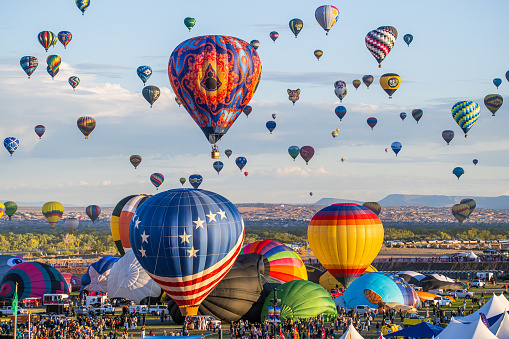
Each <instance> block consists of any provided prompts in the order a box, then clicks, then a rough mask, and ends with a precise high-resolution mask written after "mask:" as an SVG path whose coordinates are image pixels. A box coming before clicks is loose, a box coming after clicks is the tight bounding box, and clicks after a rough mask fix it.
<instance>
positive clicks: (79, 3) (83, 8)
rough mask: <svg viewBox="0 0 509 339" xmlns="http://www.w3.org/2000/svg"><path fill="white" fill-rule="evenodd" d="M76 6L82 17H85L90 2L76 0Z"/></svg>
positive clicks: (87, 0)
mask: <svg viewBox="0 0 509 339" xmlns="http://www.w3.org/2000/svg"><path fill="white" fill-rule="evenodd" d="M76 6H78V8H79V10H80V11H81V13H82V15H85V11H86V10H87V8H88V6H90V0H76Z"/></svg>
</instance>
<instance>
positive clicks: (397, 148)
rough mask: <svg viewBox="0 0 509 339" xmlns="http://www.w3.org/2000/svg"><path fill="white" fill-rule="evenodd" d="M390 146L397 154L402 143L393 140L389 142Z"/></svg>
mask: <svg viewBox="0 0 509 339" xmlns="http://www.w3.org/2000/svg"><path fill="white" fill-rule="evenodd" d="M391 148H392V151H393V152H394V153H395V154H396V156H398V153H399V151H401V149H402V148H403V145H401V143H400V142H399V141H394V142H393V143H392V144H391Z"/></svg>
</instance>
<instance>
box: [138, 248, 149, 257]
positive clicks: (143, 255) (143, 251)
mask: <svg viewBox="0 0 509 339" xmlns="http://www.w3.org/2000/svg"><path fill="white" fill-rule="evenodd" d="M138 251H140V253H141V256H142V257H146V256H147V254H146V253H145V252H147V250H144V249H143V247H142V248H140V249H139V250H138Z"/></svg>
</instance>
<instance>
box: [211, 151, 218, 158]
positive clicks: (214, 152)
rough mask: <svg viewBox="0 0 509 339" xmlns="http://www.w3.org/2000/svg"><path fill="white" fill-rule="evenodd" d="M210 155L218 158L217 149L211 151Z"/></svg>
mask: <svg viewBox="0 0 509 339" xmlns="http://www.w3.org/2000/svg"><path fill="white" fill-rule="evenodd" d="M210 157H211V158H212V159H219V152H218V151H212V152H210Z"/></svg>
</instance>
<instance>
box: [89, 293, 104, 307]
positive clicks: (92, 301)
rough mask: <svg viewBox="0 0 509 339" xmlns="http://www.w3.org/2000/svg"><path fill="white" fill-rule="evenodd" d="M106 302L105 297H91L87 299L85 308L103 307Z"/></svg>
mask: <svg viewBox="0 0 509 339" xmlns="http://www.w3.org/2000/svg"><path fill="white" fill-rule="evenodd" d="M105 302H106V296H105V295H89V296H87V298H86V299H85V306H93V305H96V306H97V305H102V304H104V303H105Z"/></svg>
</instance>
